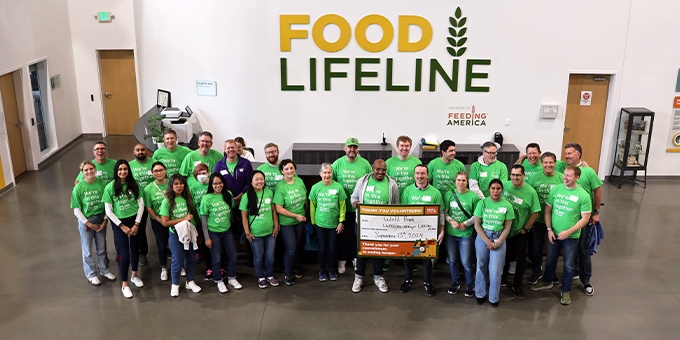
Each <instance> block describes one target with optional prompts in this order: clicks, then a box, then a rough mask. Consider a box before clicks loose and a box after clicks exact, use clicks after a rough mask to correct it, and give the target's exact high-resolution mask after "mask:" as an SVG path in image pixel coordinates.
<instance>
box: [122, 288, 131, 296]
mask: <svg viewBox="0 0 680 340" xmlns="http://www.w3.org/2000/svg"><path fill="white" fill-rule="evenodd" d="M121 290H122V291H123V296H125V298H126V299H131V298H132V289H130V287H129V286H128V287H123V288H121Z"/></svg>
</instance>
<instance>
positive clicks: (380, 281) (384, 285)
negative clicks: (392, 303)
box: [373, 276, 389, 293]
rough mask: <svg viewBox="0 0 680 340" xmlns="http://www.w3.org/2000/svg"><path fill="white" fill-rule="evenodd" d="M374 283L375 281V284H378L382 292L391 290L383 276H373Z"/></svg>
mask: <svg viewBox="0 0 680 340" xmlns="http://www.w3.org/2000/svg"><path fill="white" fill-rule="evenodd" d="M373 283H375V285H376V286H378V289H379V290H380V292H382V293H387V291H388V290H389V289H388V288H387V283H386V282H385V278H384V277H382V276H380V277H377V278H373Z"/></svg>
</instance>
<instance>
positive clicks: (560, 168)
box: [555, 160, 569, 173]
mask: <svg viewBox="0 0 680 340" xmlns="http://www.w3.org/2000/svg"><path fill="white" fill-rule="evenodd" d="M567 166H569V164H567V162H565V161H562V160H557V161H556V162H555V171H556V172H561V173H564V170H566V169H567Z"/></svg>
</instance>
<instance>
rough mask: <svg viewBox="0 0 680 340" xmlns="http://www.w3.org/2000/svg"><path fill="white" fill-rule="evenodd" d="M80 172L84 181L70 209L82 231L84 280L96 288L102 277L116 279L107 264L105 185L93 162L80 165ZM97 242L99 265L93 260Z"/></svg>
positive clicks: (72, 195)
mask: <svg viewBox="0 0 680 340" xmlns="http://www.w3.org/2000/svg"><path fill="white" fill-rule="evenodd" d="M80 172H81V173H82V174H83V180H82V181H80V182H78V184H76V185H75V187H73V191H72V192H71V209H73V214H74V215H75V216H76V217H77V218H78V231H79V232H80V248H81V250H82V253H83V269H84V270H85V277H86V278H87V280H88V281H89V282H90V284H92V285H94V286H98V285H100V284H101V281H99V278H98V277H97V267H99V275H101V276H103V277H105V278H107V279H108V280H110V281H114V280H116V276H115V275H113V274H112V273H111V272H110V271H109V267H108V265H107V264H106V223H107V222H108V219H107V218H106V214H105V213H104V202H103V201H102V196H103V195H104V187H105V186H106V183H104V180H102V179H101V178H97V177H96V176H95V174H96V172H97V170H96V169H95V166H94V164H92V162H90V161H84V162H82V163H80ZM93 243H94V247H95V251H96V255H97V264H96V265H95V262H94V260H92V246H93Z"/></svg>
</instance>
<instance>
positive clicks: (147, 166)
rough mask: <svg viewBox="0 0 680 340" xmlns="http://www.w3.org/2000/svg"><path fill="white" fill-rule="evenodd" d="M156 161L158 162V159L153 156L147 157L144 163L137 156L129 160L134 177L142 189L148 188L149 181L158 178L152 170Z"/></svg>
mask: <svg viewBox="0 0 680 340" xmlns="http://www.w3.org/2000/svg"><path fill="white" fill-rule="evenodd" d="M154 162H156V160H155V159H153V158H147V159H146V162H144V163H140V162H139V161H138V160H137V159H136V158H135V159H133V160H131V161H130V162H129V163H130V170H132V177H134V178H135V181H137V184H139V188H140V189H142V188H146V186H147V185H149V183H151V182H153V181H155V180H156V179H155V178H154V177H153V173H152V172H151V165H153V163H154Z"/></svg>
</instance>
